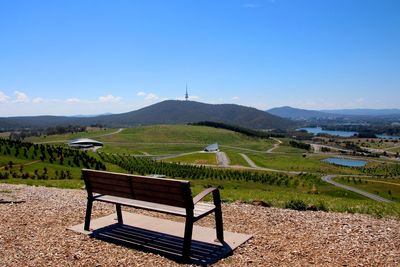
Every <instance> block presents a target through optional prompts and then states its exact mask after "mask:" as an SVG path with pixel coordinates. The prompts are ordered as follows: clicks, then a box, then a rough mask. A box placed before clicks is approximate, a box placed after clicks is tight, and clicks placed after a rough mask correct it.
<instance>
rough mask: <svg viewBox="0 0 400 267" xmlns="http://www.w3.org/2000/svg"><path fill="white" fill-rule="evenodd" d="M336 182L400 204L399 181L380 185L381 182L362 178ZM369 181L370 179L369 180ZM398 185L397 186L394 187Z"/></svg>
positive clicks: (341, 179)
mask: <svg viewBox="0 0 400 267" xmlns="http://www.w3.org/2000/svg"><path fill="white" fill-rule="evenodd" d="M335 180H336V181H337V182H339V183H342V184H346V185H350V186H352V187H356V188H359V189H362V190H364V191H367V192H370V193H372V194H376V195H379V196H381V197H384V198H388V199H392V200H394V201H397V202H400V182H399V179H397V180H391V179H386V180H381V181H382V182H383V183H380V182H379V180H375V181H366V180H365V179H361V178H357V177H356V178H354V179H353V178H352V177H350V178H347V177H346V178H343V177H341V178H335ZM367 180H368V179H367ZM385 182H390V183H393V184H387V183H385ZM394 184H397V185H394ZM389 191H390V194H389Z"/></svg>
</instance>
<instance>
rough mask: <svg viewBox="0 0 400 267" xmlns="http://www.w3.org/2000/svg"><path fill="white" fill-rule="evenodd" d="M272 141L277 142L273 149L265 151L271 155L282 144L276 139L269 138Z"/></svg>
mask: <svg viewBox="0 0 400 267" xmlns="http://www.w3.org/2000/svg"><path fill="white" fill-rule="evenodd" d="M271 139H272V140H274V141H276V142H278V143H277V144H274V145H273V147H271V148H270V149H268V150H267V153H272V152H273V151H274V150H275V149H277V148H278V147H279V145H280V144H282V141H281V140H279V139H276V138H273V137H271Z"/></svg>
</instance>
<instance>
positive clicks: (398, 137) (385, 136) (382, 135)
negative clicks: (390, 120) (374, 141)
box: [376, 134, 400, 140]
mask: <svg viewBox="0 0 400 267" xmlns="http://www.w3.org/2000/svg"><path fill="white" fill-rule="evenodd" d="M376 137H378V138H382V139H389V140H400V136H395V135H386V134H377V135H376Z"/></svg>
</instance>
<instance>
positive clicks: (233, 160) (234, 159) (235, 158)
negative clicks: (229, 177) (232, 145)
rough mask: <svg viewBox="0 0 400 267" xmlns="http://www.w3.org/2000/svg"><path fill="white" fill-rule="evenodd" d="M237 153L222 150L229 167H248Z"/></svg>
mask: <svg viewBox="0 0 400 267" xmlns="http://www.w3.org/2000/svg"><path fill="white" fill-rule="evenodd" d="M239 151H240V150H239ZM239 151H238V150H236V149H223V152H225V153H226V155H227V156H228V158H229V161H230V165H234V166H244V167H250V165H249V164H248V163H247V161H246V160H244V159H243V157H242V156H241V155H240V154H239V153H240V152H239Z"/></svg>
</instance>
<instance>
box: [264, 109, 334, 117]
mask: <svg viewBox="0 0 400 267" xmlns="http://www.w3.org/2000/svg"><path fill="white" fill-rule="evenodd" d="M267 112H269V113H271V114H273V115H275V116H279V117H282V118H289V119H293V120H310V119H328V118H336V117H338V116H340V115H338V114H333V113H328V112H322V111H317V110H307V109H300V108H292V107H288V106H285V107H278V108H272V109H269V110H267Z"/></svg>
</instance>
